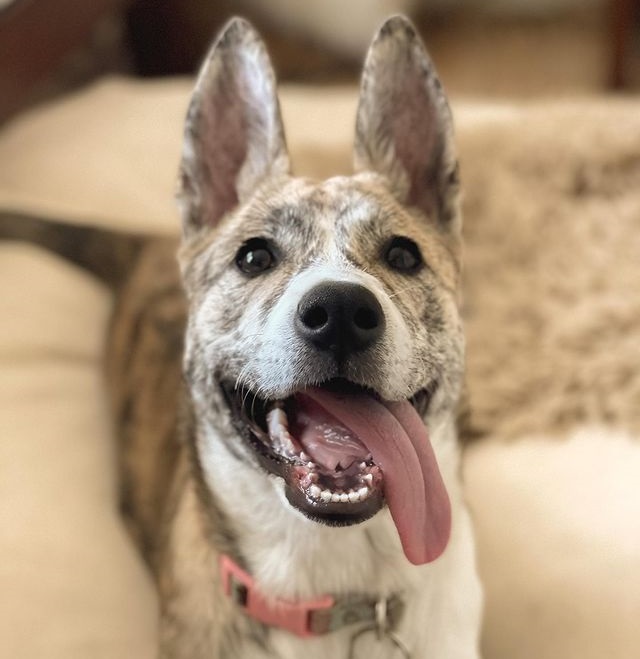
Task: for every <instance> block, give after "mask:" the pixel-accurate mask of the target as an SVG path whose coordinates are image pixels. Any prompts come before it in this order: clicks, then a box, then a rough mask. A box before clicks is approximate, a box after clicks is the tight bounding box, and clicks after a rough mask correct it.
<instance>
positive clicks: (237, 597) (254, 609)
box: [220, 554, 404, 638]
mask: <svg viewBox="0 0 640 659" xmlns="http://www.w3.org/2000/svg"><path fill="white" fill-rule="evenodd" d="M220 573H221V576H222V587H223V589H224V592H225V594H226V595H227V596H228V597H229V598H231V600H233V601H234V602H235V603H236V604H237V605H238V606H240V607H242V609H243V611H244V612H245V613H246V614H247V615H248V616H250V617H252V618H254V619H255V620H258V621H259V622H261V623H263V624H265V625H269V626H270V627H278V628H280V629H285V630H287V631H289V632H291V633H292V634H295V635H296V636H300V637H302V638H309V637H312V636H320V635H322V634H326V633H328V632H331V631H335V630H336V629H340V628H341V627H344V626H346V625H351V624H355V623H367V624H374V623H376V616H377V615H379V611H380V603H381V602H384V610H385V615H386V616H387V618H388V620H387V621H385V623H386V624H388V626H389V628H390V629H393V628H395V626H396V624H397V622H398V621H399V619H400V617H401V616H402V611H403V609H404V606H403V603H402V601H401V600H400V598H399V597H397V596H393V597H391V598H389V599H387V600H384V599H383V600H380V599H375V598H372V597H368V596H365V597H363V596H353V597H345V598H341V599H337V598H334V597H332V596H330V595H326V596H324V597H320V598H318V599H314V600H307V601H299V602H291V601H289V600H284V599H280V598H267V597H265V596H264V595H263V594H262V593H261V592H260V590H258V588H257V586H256V584H255V581H254V580H253V577H251V575H250V574H248V573H247V572H245V571H244V570H243V569H242V568H241V567H240V566H239V565H238V564H237V563H235V562H234V561H233V560H232V559H231V558H230V557H229V556H227V555H225V554H222V555H221V556H220Z"/></svg>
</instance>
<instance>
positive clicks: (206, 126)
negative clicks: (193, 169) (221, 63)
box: [194, 67, 248, 224]
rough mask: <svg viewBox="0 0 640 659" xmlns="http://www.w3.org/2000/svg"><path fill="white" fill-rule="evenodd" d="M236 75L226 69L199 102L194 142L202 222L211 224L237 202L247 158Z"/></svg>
mask: <svg viewBox="0 0 640 659" xmlns="http://www.w3.org/2000/svg"><path fill="white" fill-rule="evenodd" d="M243 99H244V94H243V89H242V84H241V81H240V80H238V72H237V71H234V70H233V69H232V67H227V69H226V70H225V71H224V73H223V74H222V75H221V79H220V80H219V81H218V85H217V88H216V89H215V91H214V92H213V93H210V94H209V95H208V98H207V99H206V100H205V101H204V102H203V107H202V109H201V113H202V114H201V118H200V128H201V129H200V132H199V134H198V135H194V139H195V140H196V141H197V145H198V151H199V152H200V160H201V166H202V172H201V173H200V177H199V178H200V179H201V182H200V185H201V194H202V211H203V213H204V217H203V218H202V219H203V221H204V222H207V223H209V224H214V223H215V222H217V221H218V220H219V219H220V217H222V216H223V215H224V214H225V213H226V212H228V211H229V210H231V209H232V208H233V207H234V206H236V205H237V203H238V192H237V188H236V179H237V176H238V172H239V171H240V169H241V167H242V165H243V163H244V161H245V159H246V157H247V151H248V148H247V139H248V138H247V135H248V130H247V117H246V107H245V103H244V102H243Z"/></svg>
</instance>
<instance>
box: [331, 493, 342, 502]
mask: <svg viewBox="0 0 640 659" xmlns="http://www.w3.org/2000/svg"><path fill="white" fill-rule="evenodd" d="M340 496H341V495H339V494H338V493H337V492H334V493H333V494H332V495H331V502H332V503H340Z"/></svg>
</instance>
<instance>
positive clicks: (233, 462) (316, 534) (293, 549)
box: [198, 418, 460, 600]
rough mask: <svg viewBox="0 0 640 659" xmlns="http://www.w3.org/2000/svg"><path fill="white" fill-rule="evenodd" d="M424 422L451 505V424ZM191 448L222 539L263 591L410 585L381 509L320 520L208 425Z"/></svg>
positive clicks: (308, 594)
mask: <svg viewBox="0 0 640 659" xmlns="http://www.w3.org/2000/svg"><path fill="white" fill-rule="evenodd" d="M431 430H432V432H431V436H432V442H433V446H434V450H435V451H436V454H437V456H438V461H439V464H440V468H441V471H442V475H443V478H444V480H445V483H446V485H447V489H448V491H449V494H450V496H451V499H452V505H453V506H454V509H455V507H456V502H457V501H458V500H459V499H460V497H459V483H458V478H457V474H458V466H459V454H458V453H459V452H458V450H457V448H455V447H457V443H456V442H455V425H454V423H453V421H452V420H451V419H450V418H449V419H446V420H442V421H440V423H436V424H434V425H433V426H432V429H431ZM451 447H454V448H453V449H452V448H451ZM198 452H199V459H200V463H201V467H202V471H203V476H204V480H205V483H206V485H207V487H208V488H209V489H210V490H211V492H212V493H213V495H214V499H215V501H216V502H217V504H218V505H219V506H220V507H221V512H222V513H223V515H224V516H225V517H226V519H227V520H228V525H227V529H228V533H229V534H230V535H231V536H232V537H231V538H229V541H230V544H231V545H232V546H233V547H234V548H235V550H236V551H237V554H238V557H239V558H240V560H241V561H242V563H243V564H244V566H245V567H246V568H247V569H248V571H249V572H250V573H251V574H252V576H253V578H254V579H255V582H256V584H257V585H258V587H259V588H260V589H261V590H262V591H263V592H265V593H268V594H270V595H271V596H273V597H280V598H286V599H293V600H296V599H312V598H316V597H319V596H322V595H326V594H331V595H334V596H343V595H353V594H367V595H371V596H373V597H379V596H388V595H392V594H397V593H399V592H401V591H410V590H411V589H412V587H414V586H415V568H414V567H413V566H412V565H411V564H410V563H409V562H408V561H407V559H406V558H405V556H404V554H403V551H402V547H401V545H400V541H399V538H398V533H397V531H396V528H395V526H394V524H393V521H392V519H391V516H390V514H389V511H388V509H386V508H385V509H383V510H382V511H380V512H379V513H378V514H377V515H376V516H375V517H373V518H372V519H370V520H368V521H367V522H364V523H362V524H359V525H355V526H351V527H340V528H336V527H330V526H326V525H322V524H319V523H317V522H313V521H310V520H308V519H306V518H305V517H303V516H302V515H301V514H300V513H299V512H297V511H295V510H294V509H292V508H291V506H290V505H289V503H288V502H287V501H286V498H285V495H284V491H283V487H282V483H281V482H278V479H276V477H274V476H268V475H266V474H264V473H262V472H258V471H257V470H256V469H255V468H253V467H251V466H248V465H246V464H245V463H243V462H242V461H241V460H239V459H238V458H237V457H235V456H234V455H232V454H231V452H230V451H229V449H228V445H227V444H226V443H225V442H224V441H222V440H221V439H220V437H219V435H218V433H217V431H216V430H214V429H213V428H210V427H209V428H207V427H204V428H202V429H201V437H200V441H199V448H198Z"/></svg>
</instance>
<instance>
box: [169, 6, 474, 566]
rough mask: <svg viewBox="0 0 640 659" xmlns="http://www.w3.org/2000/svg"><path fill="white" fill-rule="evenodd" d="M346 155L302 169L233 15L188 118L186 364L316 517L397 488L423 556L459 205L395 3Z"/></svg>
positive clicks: (454, 387)
mask: <svg viewBox="0 0 640 659" xmlns="http://www.w3.org/2000/svg"><path fill="white" fill-rule="evenodd" d="M355 169H356V173H355V175H353V176H350V177H339V178H332V179H329V180H327V181H323V182H316V181H310V180H305V179H300V178H295V177H293V176H292V175H291V173H290V170H289V158H288V154H287V148H286V144H285V139H284V132H283V127H282V122H281V117H280V111H279V106H278V100H277V96H276V88H275V80H274V76H273V72H272V70H271V66H270V63H269V59H268V56H267V53H266V51H265V48H264V46H263V44H262V42H261V40H260V39H259V37H258V35H257V34H256V33H255V31H254V30H253V29H252V28H251V26H250V25H248V24H247V23H246V22H245V21H243V20H240V19H234V20H232V21H231V22H230V23H229V24H228V25H227V27H226V29H225V30H224V31H223V32H222V34H221V36H220V37H219V38H218V40H217V42H216V43H215V45H214V46H213V48H212V50H211V52H210V54H209V56H208V58H207V60H206V61H205V63H204V65H203V68H202V70H201V72H200V75H199V78H198V81H197V85H196V89H195V92H194V94H193V97H192V100H191V104H190V108H189V112H188V116H187V123H186V131H185V141H184V149H183V157H182V163H181V179H180V200H181V204H182V210H183V219H184V224H183V247H182V251H181V265H182V271H183V278H184V283H185V287H186V290H187V294H188V297H189V302H190V317H189V327H188V332H187V343H186V355H185V373H186V378H187V381H188V384H189V387H190V392H191V396H192V399H193V401H194V404H195V406H196V409H197V411H198V416H199V418H200V419H201V420H202V423H204V424H207V425H208V426H209V427H210V428H212V429H213V431H214V434H215V435H216V436H217V437H222V438H224V439H223V443H224V446H225V450H226V451H228V452H229V453H230V454H231V455H233V456H234V460H235V461H236V462H237V465H236V468H237V469H245V470H247V469H249V470H255V478H259V477H263V476H262V475H263V474H264V472H265V470H266V472H267V473H269V474H271V475H275V476H276V477H275V478H270V480H271V482H272V483H274V485H275V487H276V488H281V489H282V486H283V482H284V492H285V493H286V499H287V501H288V503H287V501H283V505H289V506H293V507H294V508H296V509H298V510H299V511H301V512H302V513H304V514H305V515H306V516H307V517H309V518H311V519H313V520H316V521H322V522H328V523H332V524H336V525H350V524H355V523H358V522H361V521H364V520H365V519H367V518H369V517H371V516H373V515H374V514H375V513H377V512H378V510H379V509H380V508H381V507H382V505H383V503H384V501H385V500H386V502H387V503H388V504H389V507H390V509H391V512H392V515H393V518H394V520H395V521H396V525H397V527H398V530H399V531H400V535H401V539H402V542H403V545H404V548H405V552H406V553H407V556H408V557H409V558H410V559H411V560H413V561H414V562H424V561H426V560H431V559H433V558H435V557H436V556H437V555H439V553H440V552H441V551H442V550H443V548H444V546H445V545H446V542H447V538H448V533H449V524H450V511H449V502H448V499H447V494H446V491H445V490H444V486H443V485H442V479H441V477H440V474H439V472H438V468H437V465H436V460H435V458H434V455H433V450H432V448H431V445H430V443H429V437H428V435H427V431H426V430H425V426H424V423H423V422H422V419H424V420H426V422H427V424H426V425H427V427H433V426H435V425H436V424H439V423H442V422H443V420H444V419H447V418H449V417H450V416H451V414H452V411H453V409H454V406H455V403H456V399H457V396H458V390H459V386H460V380H461V372H462V361H463V357H462V354H463V339H462V332H461V327H460V319H459V315H458V308H457V290H458V279H459V231H460V226H459V225H460V220H459V213H458V177H457V163H456V158H455V154H454V148H453V142H452V127H451V117H450V113H449V109H448V106H447V102H446V99H445V97H444V94H443V91H442V88H441V85H440V83H439V80H438V78H437V76H436V73H435V71H434V68H433V66H432V64H431V62H430V60H429V58H428V56H427V54H426V52H425V50H424V47H423V45H422V43H421V41H420V39H419V37H418V36H417V35H416V33H415V30H414V28H413V27H412V25H411V24H410V23H409V22H408V21H407V20H406V19H403V18H401V17H394V18H391V19H390V20H388V21H387V22H386V23H385V24H384V25H383V27H382V28H381V30H380V31H379V33H378V35H377V36H376V38H375V39H374V41H373V44H372V46H371V48H370V51H369V54H368V57H367V61H366V64H365V68H364V73H363V77H362V88H361V94H360V102H359V107H358V113H357V125H356V137H355ZM423 519H424V520H425V521H424V523H423V522H422V521H421V520H423Z"/></svg>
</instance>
